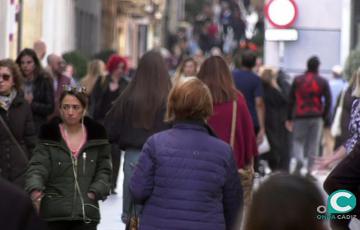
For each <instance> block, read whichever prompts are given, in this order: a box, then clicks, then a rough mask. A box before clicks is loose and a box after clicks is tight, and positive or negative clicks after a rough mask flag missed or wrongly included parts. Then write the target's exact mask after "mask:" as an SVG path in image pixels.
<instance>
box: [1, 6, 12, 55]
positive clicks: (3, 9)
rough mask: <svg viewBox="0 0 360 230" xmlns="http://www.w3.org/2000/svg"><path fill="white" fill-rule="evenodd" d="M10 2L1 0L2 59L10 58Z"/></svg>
mask: <svg viewBox="0 0 360 230" xmlns="http://www.w3.org/2000/svg"><path fill="white" fill-rule="evenodd" d="M9 2H10V1H9V0H0V5H1V6H2V7H0V25H2V26H0V59H3V58H6V57H8V55H9V54H8V41H9V35H8V33H7V31H8V29H7V25H8V23H7V8H8V4H9Z"/></svg>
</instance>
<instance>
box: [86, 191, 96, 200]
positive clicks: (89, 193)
mask: <svg viewBox="0 0 360 230" xmlns="http://www.w3.org/2000/svg"><path fill="white" fill-rule="evenodd" d="M87 196H88V197H89V199H90V200H95V198H96V196H95V193H93V192H88V193H87Z"/></svg>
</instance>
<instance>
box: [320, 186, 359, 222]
mask: <svg viewBox="0 0 360 230" xmlns="http://www.w3.org/2000/svg"><path fill="white" fill-rule="evenodd" d="M355 207H356V197H355V195H354V194H353V193H352V192H349V191H348V190H344V189H342V190H337V191H335V192H333V193H331V194H330V196H329V198H328V203H327V207H326V206H324V205H320V206H318V207H317V212H318V213H319V215H318V216H317V218H318V219H351V218H353V217H355V216H354V215H345V214H346V213H349V212H351V211H352V210H353V209H354V208H355Z"/></svg>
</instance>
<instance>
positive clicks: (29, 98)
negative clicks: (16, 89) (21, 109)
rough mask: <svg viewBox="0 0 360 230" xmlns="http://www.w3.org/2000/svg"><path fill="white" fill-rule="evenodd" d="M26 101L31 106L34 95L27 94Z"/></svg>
mask: <svg viewBox="0 0 360 230" xmlns="http://www.w3.org/2000/svg"><path fill="white" fill-rule="evenodd" d="M25 100H26V101H27V102H28V103H29V104H31V102H32V100H33V95H32V94H26V95H25Z"/></svg>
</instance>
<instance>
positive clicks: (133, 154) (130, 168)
mask: <svg viewBox="0 0 360 230" xmlns="http://www.w3.org/2000/svg"><path fill="white" fill-rule="evenodd" d="M140 152H141V150H140V149H127V150H126V151H125V156H124V169H123V170H124V183H123V212H122V215H121V220H122V221H123V222H124V223H125V224H126V223H128V220H129V217H130V216H134V214H135V212H136V214H137V216H139V215H140V212H141V210H142V206H141V205H135V207H136V209H135V210H134V207H133V206H134V204H135V202H134V198H133V196H132V194H131V192H130V188H129V185H130V180H131V177H132V175H133V172H134V168H135V165H136V164H137V162H138V159H139V156H140Z"/></svg>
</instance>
